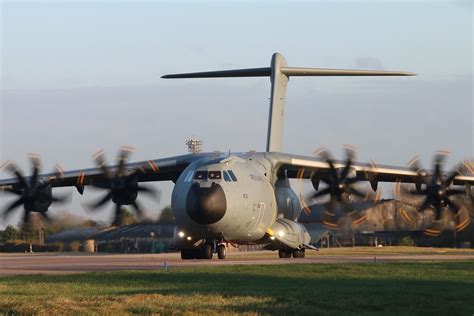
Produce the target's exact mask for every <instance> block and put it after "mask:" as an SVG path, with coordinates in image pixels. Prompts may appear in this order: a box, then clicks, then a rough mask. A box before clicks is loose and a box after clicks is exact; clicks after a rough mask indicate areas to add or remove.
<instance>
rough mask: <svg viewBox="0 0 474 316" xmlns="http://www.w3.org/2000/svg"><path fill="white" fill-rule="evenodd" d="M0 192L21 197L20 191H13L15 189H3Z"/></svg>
mask: <svg viewBox="0 0 474 316" xmlns="http://www.w3.org/2000/svg"><path fill="white" fill-rule="evenodd" d="M1 192H7V193H11V194H15V195H22V194H23V192H22V191H20V190H15V189H12V188H6V189H3V190H2V191H1Z"/></svg>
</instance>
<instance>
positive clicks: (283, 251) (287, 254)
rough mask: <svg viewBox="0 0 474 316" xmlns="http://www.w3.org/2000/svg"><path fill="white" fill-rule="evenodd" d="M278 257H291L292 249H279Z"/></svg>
mask: <svg viewBox="0 0 474 316" xmlns="http://www.w3.org/2000/svg"><path fill="white" fill-rule="evenodd" d="M278 257H280V258H282V259H283V258H291V250H286V249H280V250H278Z"/></svg>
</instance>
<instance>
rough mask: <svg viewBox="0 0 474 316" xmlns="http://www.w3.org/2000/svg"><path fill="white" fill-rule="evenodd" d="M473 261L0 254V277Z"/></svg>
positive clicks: (406, 256)
mask: <svg viewBox="0 0 474 316" xmlns="http://www.w3.org/2000/svg"><path fill="white" fill-rule="evenodd" d="M420 260H421V261H423V260H424V261H446V260H451V261H457V260H474V255H473V254H472V253H466V254H380V255H379V254H377V255H375V256H374V255H372V254H371V255H367V254H348V255H346V254H339V255H338V254H327V255H319V253H318V255H311V254H308V255H307V257H306V258H302V259H279V258H278V253H277V252H270V251H257V252H233V253H232V252H231V253H228V254H227V258H226V259H225V260H219V259H217V256H215V257H214V259H212V260H181V258H180V255H179V253H166V254H113V255H112V254H44V253H42V254H34V253H33V254H30V253H15V254H13V253H10V254H0V276H6V275H22V274H72V273H83V272H106V271H117V270H159V269H164V267H165V265H166V266H167V267H168V268H169V269H172V268H181V267H183V268H184V267H202V266H232V265H276V264H292V263H293V264H294V263H296V264H308V263H316V264H317V263H323V264H330V263H344V262H345V263H348V262H354V263H364V262H365V263H375V262H403V261H407V262H408V261H420Z"/></svg>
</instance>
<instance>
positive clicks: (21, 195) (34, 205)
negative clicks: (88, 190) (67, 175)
mask: <svg viewBox="0 0 474 316" xmlns="http://www.w3.org/2000/svg"><path fill="white" fill-rule="evenodd" d="M28 158H29V159H30V161H31V165H32V175H31V176H30V177H25V176H24V175H23V173H22V172H21V171H20V170H19V169H18V168H17V167H16V166H15V165H14V164H13V162H11V161H9V162H7V163H6V164H5V165H4V168H6V169H7V170H8V171H9V172H10V173H12V174H13V176H15V177H16V178H17V180H18V184H16V185H14V186H12V187H11V188H5V189H3V191H4V192H7V193H11V194H13V195H16V196H18V198H17V199H16V200H14V201H13V202H12V203H10V204H9V205H8V206H7V207H6V208H5V210H4V211H3V214H2V215H3V217H4V218H5V219H6V218H8V217H9V216H10V215H11V214H12V213H14V212H15V210H17V209H18V208H19V207H21V206H23V216H22V223H23V224H26V223H28V222H29V221H30V218H31V213H33V212H36V213H40V214H41V215H42V216H43V218H44V219H45V220H47V221H49V216H48V215H47V214H46V212H47V211H48V209H49V207H50V206H51V204H52V203H64V202H67V201H68V197H66V196H62V197H58V196H53V194H52V188H51V180H52V179H54V180H55V181H58V180H59V181H60V179H61V178H62V176H63V173H64V172H63V171H62V168H61V167H60V166H56V168H57V172H56V174H55V175H53V176H48V178H40V177H39V174H40V169H41V168H40V166H41V160H40V157H39V155H36V154H30V155H29V156H28Z"/></svg>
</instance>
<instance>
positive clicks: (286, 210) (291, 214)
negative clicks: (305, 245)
mask: <svg viewBox="0 0 474 316" xmlns="http://www.w3.org/2000/svg"><path fill="white" fill-rule="evenodd" d="M275 198H276V202H277V206H278V214H282V215H283V218H286V219H290V220H292V221H296V220H298V218H299V217H300V215H301V204H300V199H299V198H298V196H297V195H296V193H295V191H293V189H292V188H291V186H290V181H289V180H288V179H280V180H278V181H277V182H276V183H275Z"/></svg>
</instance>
